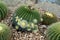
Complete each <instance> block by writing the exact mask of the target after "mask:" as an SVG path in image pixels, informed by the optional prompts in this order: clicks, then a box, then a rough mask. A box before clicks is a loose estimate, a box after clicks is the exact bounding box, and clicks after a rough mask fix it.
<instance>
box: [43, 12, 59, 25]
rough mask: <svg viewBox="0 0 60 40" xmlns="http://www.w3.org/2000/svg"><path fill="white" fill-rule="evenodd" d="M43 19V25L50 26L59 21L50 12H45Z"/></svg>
mask: <svg viewBox="0 0 60 40" xmlns="http://www.w3.org/2000/svg"><path fill="white" fill-rule="evenodd" d="M42 18H43V22H42V24H46V25H49V24H52V23H55V22H57V21H58V20H57V16H56V15H55V14H53V13H50V12H45V13H44V14H43V15H42Z"/></svg>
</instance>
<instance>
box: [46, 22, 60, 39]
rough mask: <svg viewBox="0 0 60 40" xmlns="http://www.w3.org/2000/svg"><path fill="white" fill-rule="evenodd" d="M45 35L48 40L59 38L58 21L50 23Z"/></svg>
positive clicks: (59, 24) (59, 26)
mask: <svg viewBox="0 0 60 40" xmlns="http://www.w3.org/2000/svg"><path fill="white" fill-rule="evenodd" d="M46 35H47V39H48V40H60V22H57V23H54V24H52V25H50V26H49V27H48V29H47V34H46Z"/></svg>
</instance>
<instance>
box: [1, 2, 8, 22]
mask: <svg viewBox="0 0 60 40" xmlns="http://www.w3.org/2000/svg"><path fill="white" fill-rule="evenodd" d="M6 15H7V6H6V5H5V4H4V3H3V2H0V21H1V20H2V19H4V18H5V17H6Z"/></svg>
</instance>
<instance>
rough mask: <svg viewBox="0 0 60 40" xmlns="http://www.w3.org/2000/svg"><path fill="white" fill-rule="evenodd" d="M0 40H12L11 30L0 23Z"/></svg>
mask: <svg viewBox="0 0 60 40" xmlns="http://www.w3.org/2000/svg"><path fill="white" fill-rule="evenodd" d="M0 40H11V30H10V28H9V27H8V26H7V25H6V24H4V23H0Z"/></svg>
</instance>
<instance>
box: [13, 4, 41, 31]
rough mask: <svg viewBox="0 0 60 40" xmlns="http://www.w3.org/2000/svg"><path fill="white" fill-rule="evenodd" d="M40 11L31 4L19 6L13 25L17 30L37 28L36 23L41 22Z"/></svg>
mask: <svg viewBox="0 0 60 40" xmlns="http://www.w3.org/2000/svg"><path fill="white" fill-rule="evenodd" d="M40 18H41V17H40V14H39V12H38V11H37V10H36V9H34V8H32V7H31V6H25V5H24V6H21V7H19V8H18V9H17V10H16V11H15V14H14V16H13V27H14V28H16V29H17V30H23V31H32V30H34V31H35V30H37V29H38V26H35V25H36V23H38V22H40Z"/></svg>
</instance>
